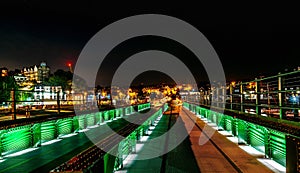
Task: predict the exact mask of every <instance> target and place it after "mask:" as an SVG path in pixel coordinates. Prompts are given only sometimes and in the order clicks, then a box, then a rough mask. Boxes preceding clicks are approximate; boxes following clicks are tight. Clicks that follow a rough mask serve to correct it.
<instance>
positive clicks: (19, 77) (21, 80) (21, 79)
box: [14, 74, 27, 86]
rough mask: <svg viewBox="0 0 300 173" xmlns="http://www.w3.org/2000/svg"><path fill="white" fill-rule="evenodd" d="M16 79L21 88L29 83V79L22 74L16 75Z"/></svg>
mask: <svg viewBox="0 0 300 173" xmlns="http://www.w3.org/2000/svg"><path fill="white" fill-rule="evenodd" d="M14 79H15V81H16V83H17V84H18V85H19V86H20V85H23V83H24V82H26V81H27V77H26V76H24V75H22V74H18V75H14Z"/></svg>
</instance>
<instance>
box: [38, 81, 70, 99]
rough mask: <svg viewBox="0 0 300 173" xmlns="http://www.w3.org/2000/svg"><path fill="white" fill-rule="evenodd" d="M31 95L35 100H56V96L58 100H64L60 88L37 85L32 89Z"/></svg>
mask: <svg viewBox="0 0 300 173" xmlns="http://www.w3.org/2000/svg"><path fill="white" fill-rule="evenodd" d="M33 95H34V99H35V100H57V96H59V99H60V100H63V99H65V95H64V94H63V91H62V87H61V86H43V85H37V86H35V87H34V94H33Z"/></svg>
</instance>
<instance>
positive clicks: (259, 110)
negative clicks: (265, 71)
mask: <svg viewBox="0 0 300 173" xmlns="http://www.w3.org/2000/svg"><path fill="white" fill-rule="evenodd" d="M255 94H256V98H255V108H256V114H257V115H261V108H260V86H259V83H258V81H257V78H255Z"/></svg>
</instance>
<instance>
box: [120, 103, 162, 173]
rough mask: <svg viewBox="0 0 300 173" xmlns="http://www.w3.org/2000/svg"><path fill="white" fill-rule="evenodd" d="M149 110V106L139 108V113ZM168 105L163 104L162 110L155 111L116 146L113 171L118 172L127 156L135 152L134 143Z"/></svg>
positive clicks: (143, 134) (145, 133)
mask: <svg viewBox="0 0 300 173" xmlns="http://www.w3.org/2000/svg"><path fill="white" fill-rule="evenodd" d="M148 108H150V104H149V105H145V106H141V107H140V108H139V111H142V110H145V109H148ZM167 108H168V105H167V104H165V105H164V106H163V107H162V108H160V109H159V110H158V111H156V112H155V113H154V114H153V115H152V116H150V117H149V118H148V119H147V120H146V121H145V122H144V123H143V124H141V125H140V126H139V127H138V128H137V129H135V130H134V131H133V132H132V133H130V134H129V135H128V136H127V137H126V138H125V139H123V140H122V141H121V142H120V143H119V144H118V146H117V157H116V158H115V163H114V170H118V169H120V168H121V167H122V164H123V161H124V160H125V159H126V158H127V157H128V155H129V154H131V153H132V152H135V148H136V142H137V141H139V140H140V139H141V137H142V136H145V135H147V131H148V130H149V128H150V126H151V125H153V122H154V121H155V120H156V119H157V118H158V117H159V116H161V115H162V114H163V112H164V111H166V110H167Z"/></svg>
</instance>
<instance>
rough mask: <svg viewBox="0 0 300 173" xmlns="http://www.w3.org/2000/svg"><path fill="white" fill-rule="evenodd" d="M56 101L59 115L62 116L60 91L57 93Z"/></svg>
mask: <svg viewBox="0 0 300 173" xmlns="http://www.w3.org/2000/svg"><path fill="white" fill-rule="evenodd" d="M56 100H57V114H58V115H59V114H60V99H59V91H57V93H56Z"/></svg>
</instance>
